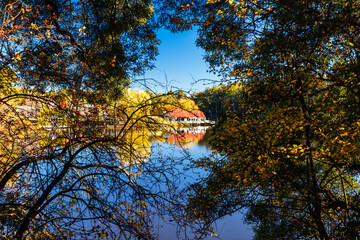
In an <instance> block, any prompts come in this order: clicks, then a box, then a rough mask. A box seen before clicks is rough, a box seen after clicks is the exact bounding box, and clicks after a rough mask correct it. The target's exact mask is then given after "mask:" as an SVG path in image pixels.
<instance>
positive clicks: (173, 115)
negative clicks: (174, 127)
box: [164, 109, 206, 124]
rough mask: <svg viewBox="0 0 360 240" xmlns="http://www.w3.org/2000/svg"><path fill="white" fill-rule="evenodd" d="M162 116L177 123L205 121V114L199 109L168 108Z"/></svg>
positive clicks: (199, 122)
mask: <svg viewBox="0 0 360 240" xmlns="http://www.w3.org/2000/svg"><path fill="white" fill-rule="evenodd" d="M164 116H165V117H166V118H167V119H169V120H170V121H171V122H177V123H198V124H201V123H206V117H205V114H204V113H203V112H202V111H200V110H195V111H186V110H183V109H175V110H169V111H167V112H165V113H164Z"/></svg>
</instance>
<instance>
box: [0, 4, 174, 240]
mask: <svg viewBox="0 0 360 240" xmlns="http://www.w3.org/2000/svg"><path fill="white" fill-rule="evenodd" d="M152 14H153V5H152V3H151V1H147V0H131V1H129V0H123V1H118V0H102V1H97V0H96V1H95V0H94V1H92V0H79V1H69V0H10V1H8V0H7V1H1V2H0V19H1V20H0V21H1V22H0V35H1V37H0V73H1V74H0V111H1V112H0V126H1V129H0V135H1V140H0V157H1V159H0V223H1V224H0V235H1V237H15V238H16V239H24V238H30V237H31V238H46V239H67V238H71V237H72V236H75V237H76V238H96V237H98V238H105V237H106V238H119V237H124V238H127V237H129V238H130V237H133V238H139V239H152V238H154V236H153V232H152V230H151V221H150V220H151V219H150V216H151V213H152V212H153V211H158V210H159V211H160V208H161V207H165V206H167V204H168V203H169V202H168V201H170V202H172V201H176V199H171V195H172V193H173V191H172V190H173V189H174V186H173V182H172V181H171V179H170V178H169V175H167V174H168V173H172V172H174V170H173V169H172V168H171V166H166V164H158V163H159V162H160V161H155V163H152V162H149V161H148V162H146V161H145V158H144V155H146V154H147V153H148V150H146V153H144V154H140V153H139V154H134V152H135V153H136V151H138V150H137V149H138V148H139V147H138V146H137V145H138V142H139V141H140V142H144V141H145V140H142V139H147V138H146V136H145V132H148V130H146V131H145V130H144V126H146V127H147V128H150V129H151V127H154V126H156V127H157V130H158V129H159V126H160V125H159V124H157V119H156V118H152V117H151V116H150V113H149V111H148V110H147V109H148V106H150V105H151V104H152V103H151V99H149V98H141V99H138V103H137V104H136V106H135V105H134V106H131V108H127V109H126V111H125V110H124V108H123V106H120V105H117V103H118V102H119V99H121V98H122V96H123V93H124V91H123V90H124V89H126V87H127V86H128V85H129V83H130V81H129V79H130V78H131V77H132V76H134V75H136V74H140V73H141V72H142V71H144V70H145V69H148V68H151V66H152V63H151V61H152V60H154V57H155V56H156V53H157V44H158V39H157V38H156V35H155V32H154V30H155V22H154V21H153V20H152V19H151V18H152ZM144 109H145V110H146V111H144ZM109 114H110V115H111V116H110V117H109V118H110V119H112V120H115V121H113V122H112V123H109V122H107V115H109ZM120 119H121V120H120ZM104 123H105V124H104ZM116 123H120V124H118V125H116ZM151 131H153V129H152V130H151ZM135 144H136V145H135ZM129 156H130V157H131V159H129ZM145 162H146V164H145ZM167 163H170V162H168V161H167ZM163 183H164V185H162V184H163ZM164 186H167V188H166V187H164ZM168 188H169V189H170V190H169V189H168ZM155 190H157V191H156V192H155ZM168 190H169V191H168Z"/></svg>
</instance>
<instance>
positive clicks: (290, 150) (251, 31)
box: [189, 0, 360, 239]
mask: <svg viewBox="0 0 360 240" xmlns="http://www.w3.org/2000/svg"><path fill="white" fill-rule="evenodd" d="M198 9H200V7H199V8H198ZM203 9H205V10H204V11H203V17H202V18H198V19H200V20H202V21H201V25H200V29H199V34H200V35H199V36H200V37H199V39H198V44H199V45H200V46H202V47H204V48H205V50H206V51H207V55H206V57H205V58H206V59H207V60H208V61H209V62H210V64H211V66H212V67H213V69H214V71H219V72H220V74H222V75H223V76H224V77H229V78H231V79H237V80H243V84H244V89H245V92H244V94H243V97H242V99H241V105H240V108H241V109H242V111H240V112H238V113H235V114H233V115H232V116H230V117H228V118H227V120H226V122H225V123H223V124H222V125H221V126H218V127H217V128H214V130H213V133H214V136H213V140H212V145H213V147H214V148H215V149H217V150H218V151H219V152H220V153H222V154H223V156H224V157H223V158H220V159H207V160H206V159H205V160H202V161H198V162H197V163H195V164H196V165H197V166H203V167H205V168H207V169H208V170H209V171H210V174H209V176H208V177H206V178H204V179H203V180H202V181H200V182H199V183H198V184H194V185H193V187H192V189H191V197H190V202H189V212H190V213H191V214H190V216H192V217H194V216H195V217H198V218H199V219H202V220H204V221H205V223H210V222H211V221H212V220H214V219H217V218H220V217H222V216H224V215H226V214H231V213H233V212H234V211H238V210H239V209H241V208H243V207H248V209H249V211H248V220H249V221H250V222H253V223H254V224H255V232H256V236H255V238H257V239H274V238H280V239H282V238H291V239H357V238H358V237H359V236H358V231H359V227H360V222H359V191H358V184H359V183H358V174H359V168H358V166H359V143H358V141H357V138H358V136H359V131H360V128H359V126H360V124H359V112H360V111H359V110H360V109H359V106H360V105H359V97H358V92H359V78H358V67H359V61H358V56H359V46H360V45H359V43H360V42H359V24H360V22H359V19H358V17H357V15H358V12H359V4H358V2H357V1H332V0H324V1H312V0H306V1H280V0H279V1H217V0H215V1H207V6H206V7H204V8H203ZM280 229H281V230H280Z"/></svg>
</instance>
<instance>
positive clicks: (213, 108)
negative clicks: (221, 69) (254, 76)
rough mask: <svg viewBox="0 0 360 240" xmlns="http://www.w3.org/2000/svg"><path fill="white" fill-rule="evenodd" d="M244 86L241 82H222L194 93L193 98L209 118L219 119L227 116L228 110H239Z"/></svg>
mask: <svg viewBox="0 0 360 240" xmlns="http://www.w3.org/2000/svg"><path fill="white" fill-rule="evenodd" d="M242 92H243V86H242V85H241V84H240V83H232V84H229V85H225V84H220V85H217V86H214V87H211V88H206V89H205V91H203V92H198V93H194V94H193V95H192V99H193V100H194V101H195V103H196V104H197V105H198V107H199V108H200V110H201V111H203V112H204V113H205V115H206V118H207V119H210V120H217V119H219V118H222V117H225V116H226V113H227V112H228V111H232V112H236V111H239V110H240V109H239V106H240V104H239V102H240V99H241V96H242Z"/></svg>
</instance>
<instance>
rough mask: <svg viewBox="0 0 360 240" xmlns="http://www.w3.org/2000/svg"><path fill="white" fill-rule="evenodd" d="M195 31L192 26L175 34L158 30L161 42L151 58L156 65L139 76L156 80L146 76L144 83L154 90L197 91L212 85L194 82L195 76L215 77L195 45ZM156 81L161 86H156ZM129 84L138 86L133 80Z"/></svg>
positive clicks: (200, 77) (196, 77)
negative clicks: (157, 51) (132, 83)
mask: <svg viewBox="0 0 360 240" xmlns="http://www.w3.org/2000/svg"><path fill="white" fill-rule="evenodd" d="M196 34H197V33H196V31H195V30H191V31H187V32H182V33H175V34H174V33H171V32H169V31H167V30H160V31H159V32H158V36H159V38H160V40H161V44H160V46H159V55H158V56H157V61H156V62H155V66H156V68H155V69H153V70H151V71H148V72H146V73H145V74H144V76H143V77H144V78H146V79H151V78H152V79H154V80H155V81H157V82H153V81H150V80H147V81H146V84H147V85H150V87H151V88H152V89H153V90H155V91H156V92H166V91H169V90H171V89H172V90H173V91H175V90H177V89H181V90H183V91H189V92H193V91H197V92H199V91H203V90H204V89H205V88H206V87H211V86H213V83H211V81H210V83H209V81H207V82H204V81H201V82H199V83H197V84H194V82H195V81H197V80H199V79H214V80H216V79H218V78H217V76H216V75H214V74H212V73H208V72H207V70H208V69H209V68H208V66H207V64H206V63H205V62H204V60H203V54H204V51H203V50H202V49H200V48H198V47H196V46H195V40H196ZM158 82H159V83H161V84H163V85H164V86H160V84H158ZM133 87H139V86H137V84H134V86H133ZM140 88H142V87H140Z"/></svg>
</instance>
